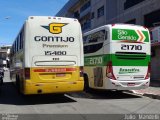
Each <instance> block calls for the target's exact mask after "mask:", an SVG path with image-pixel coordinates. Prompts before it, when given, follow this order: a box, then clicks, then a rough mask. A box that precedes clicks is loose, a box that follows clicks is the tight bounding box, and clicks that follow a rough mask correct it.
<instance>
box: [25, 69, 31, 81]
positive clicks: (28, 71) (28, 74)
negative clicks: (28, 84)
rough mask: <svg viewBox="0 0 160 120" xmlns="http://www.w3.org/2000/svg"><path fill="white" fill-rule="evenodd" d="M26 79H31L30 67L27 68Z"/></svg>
mask: <svg viewBox="0 0 160 120" xmlns="http://www.w3.org/2000/svg"><path fill="white" fill-rule="evenodd" d="M24 71H25V79H30V68H25V70H24Z"/></svg>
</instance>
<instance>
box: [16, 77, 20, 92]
mask: <svg viewBox="0 0 160 120" xmlns="http://www.w3.org/2000/svg"><path fill="white" fill-rule="evenodd" d="M16 87H17V90H18V92H19V93H20V79H19V76H16Z"/></svg>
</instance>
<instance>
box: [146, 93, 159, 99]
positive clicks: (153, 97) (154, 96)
mask: <svg viewBox="0 0 160 120" xmlns="http://www.w3.org/2000/svg"><path fill="white" fill-rule="evenodd" d="M143 96H146V97H149V98H152V99H158V100H160V95H154V94H148V93H144V94H143Z"/></svg>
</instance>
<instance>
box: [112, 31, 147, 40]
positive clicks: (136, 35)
mask: <svg viewBox="0 0 160 120" xmlns="http://www.w3.org/2000/svg"><path fill="white" fill-rule="evenodd" d="M112 40H124V41H123V42H125V40H126V42H127V41H132V42H138V43H143V42H149V34H148V32H147V31H140V30H129V29H112Z"/></svg>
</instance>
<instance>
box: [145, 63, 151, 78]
mask: <svg viewBox="0 0 160 120" xmlns="http://www.w3.org/2000/svg"><path fill="white" fill-rule="evenodd" d="M150 74H151V63H150V62H149V63H148V70H147V74H146V77H145V79H149V78H150Z"/></svg>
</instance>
